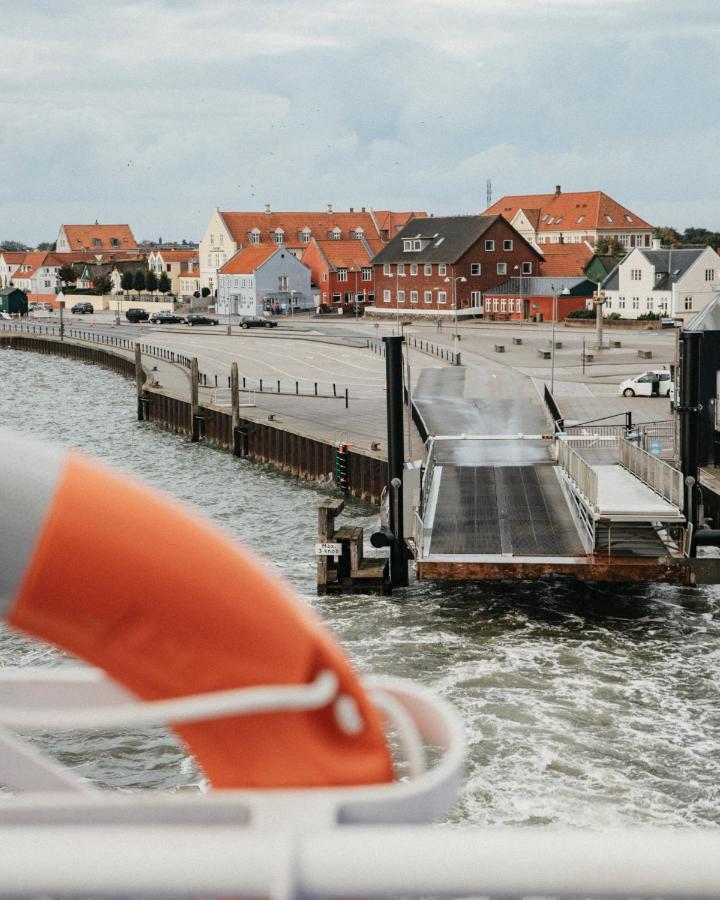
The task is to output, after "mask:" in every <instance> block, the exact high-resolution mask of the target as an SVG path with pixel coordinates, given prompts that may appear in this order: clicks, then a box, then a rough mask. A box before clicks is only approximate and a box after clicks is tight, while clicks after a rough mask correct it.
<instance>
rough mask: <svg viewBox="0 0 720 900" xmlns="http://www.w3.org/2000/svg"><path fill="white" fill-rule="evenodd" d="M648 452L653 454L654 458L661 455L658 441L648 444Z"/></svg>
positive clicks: (660, 446)
mask: <svg viewBox="0 0 720 900" xmlns="http://www.w3.org/2000/svg"><path fill="white" fill-rule="evenodd" d="M650 452H651V453H653V454H655V456H660V454H661V453H662V444H661V443H660V441H653V442H652V444H650Z"/></svg>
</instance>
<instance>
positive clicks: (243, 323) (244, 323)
mask: <svg viewBox="0 0 720 900" xmlns="http://www.w3.org/2000/svg"><path fill="white" fill-rule="evenodd" d="M240 327H241V328H277V322H273V320H272V319H263V318H262V317H261V316H243V317H242V319H240Z"/></svg>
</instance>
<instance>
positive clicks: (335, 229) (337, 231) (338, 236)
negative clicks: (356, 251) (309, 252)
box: [330, 225, 342, 241]
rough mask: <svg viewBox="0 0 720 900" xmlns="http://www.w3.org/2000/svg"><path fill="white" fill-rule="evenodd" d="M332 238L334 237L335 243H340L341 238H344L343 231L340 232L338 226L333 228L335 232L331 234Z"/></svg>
mask: <svg viewBox="0 0 720 900" xmlns="http://www.w3.org/2000/svg"><path fill="white" fill-rule="evenodd" d="M330 236H331V237H332V239H333V240H334V241H339V240H340V238H341V237H342V231H340V229H339V228H338V227H337V225H336V226H335V228H333V230H332V231H331V232H330Z"/></svg>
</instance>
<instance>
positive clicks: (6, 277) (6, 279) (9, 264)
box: [0, 250, 27, 288]
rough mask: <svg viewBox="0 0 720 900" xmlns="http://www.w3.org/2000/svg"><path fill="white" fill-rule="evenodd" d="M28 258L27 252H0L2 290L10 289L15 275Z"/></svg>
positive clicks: (0, 286) (0, 283) (0, 284)
mask: <svg viewBox="0 0 720 900" xmlns="http://www.w3.org/2000/svg"><path fill="white" fill-rule="evenodd" d="M26 256H27V252H25V251H23V252H22V253H15V252H8V251H7V250H0V288H4V287H8V286H9V285H10V282H11V281H12V277H13V275H14V274H15V273H16V272H17V270H18V269H19V268H20V264H21V263H22V261H23V260H24V259H25V257H26Z"/></svg>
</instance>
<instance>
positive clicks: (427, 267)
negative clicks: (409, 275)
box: [423, 263, 432, 275]
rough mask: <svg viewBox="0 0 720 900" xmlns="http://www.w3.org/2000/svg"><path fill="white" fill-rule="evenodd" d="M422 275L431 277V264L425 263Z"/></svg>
mask: <svg viewBox="0 0 720 900" xmlns="http://www.w3.org/2000/svg"><path fill="white" fill-rule="evenodd" d="M423 274H424V275H432V263H425V265H424V266H423Z"/></svg>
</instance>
